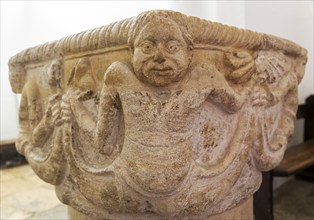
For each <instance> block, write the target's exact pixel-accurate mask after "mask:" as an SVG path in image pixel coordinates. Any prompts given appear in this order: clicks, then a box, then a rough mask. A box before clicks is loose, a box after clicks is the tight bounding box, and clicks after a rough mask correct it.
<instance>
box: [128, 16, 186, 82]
mask: <svg viewBox="0 0 314 220" xmlns="http://www.w3.org/2000/svg"><path fill="white" fill-rule="evenodd" d="M188 66H189V52H188V46H187V44H186V42H185V40H184V38H183V36H182V32H181V30H180V29H179V27H178V25H177V24H176V23H174V22H173V21H172V20H170V19H165V18H162V19H160V20H158V23H157V22H150V23H149V24H147V25H146V26H145V27H144V28H143V29H142V31H141V32H140V34H139V35H138V37H137V38H136V39H135V43H134V53H133V67H134V71H135V74H136V75H137V77H138V78H139V79H140V80H142V81H144V82H147V83H149V84H152V85H155V86H166V85H169V84H171V83H174V82H178V81H180V80H181V79H182V78H183V77H184V76H185V74H186V72H187V68H188Z"/></svg>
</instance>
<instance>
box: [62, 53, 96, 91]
mask: <svg viewBox="0 0 314 220" xmlns="http://www.w3.org/2000/svg"><path fill="white" fill-rule="evenodd" d="M68 86H70V87H74V88H76V89H80V90H82V91H85V90H95V89H96V81H95V79H94V77H93V73H92V64H91V62H90V60H89V58H81V59H79V60H78V62H77V64H76V66H75V67H74V68H73V70H72V72H71V75H70V78H69V81H68Z"/></svg>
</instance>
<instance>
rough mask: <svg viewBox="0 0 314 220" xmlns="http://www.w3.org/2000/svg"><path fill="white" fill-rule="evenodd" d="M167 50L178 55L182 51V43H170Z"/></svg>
mask: <svg viewBox="0 0 314 220" xmlns="http://www.w3.org/2000/svg"><path fill="white" fill-rule="evenodd" d="M166 49H167V51H168V52H169V53H176V52H178V51H179V49H180V43H179V42H178V41H174V40H172V41H169V42H168V43H167V44H166Z"/></svg>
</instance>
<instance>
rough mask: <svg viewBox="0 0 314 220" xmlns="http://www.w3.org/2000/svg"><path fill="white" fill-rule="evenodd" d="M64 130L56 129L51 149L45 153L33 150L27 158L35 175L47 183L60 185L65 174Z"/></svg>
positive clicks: (38, 149) (28, 153) (37, 149)
mask: <svg viewBox="0 0 314 220" xmlns="http://www.w3.org/2000/svg"><path fill="white" fill-rule="evenodd" d="M62 135H63V134H62V129H61V127H57V128H55V131H54V133H53V140H52V144H51V148H50V149H49V151H48V152H47V153H43V151H42V149H40V148H31V149H30V150H29V152H27V154H26V158H27V160H28V162H29V164H30V165H31V167H32V168H33V170H34V171H35V173H36V174H37V175H38V176H39V177H40V178H41V179H43V180H44V181H45V182H47V183H50V184H53V185H59V184H60V183H61V182H62V180H63V177H64V174H65V167H66V166H65V162H66V160H65V156H64V152H63V144H62Z"/></svg>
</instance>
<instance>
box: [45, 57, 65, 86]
mask: <svg viewBox="0 0 314 220" xmlns="http://www.w3.org/2000/svg"><path fill="white" fill-rule="evenodd" d="M62 72H63V62H62V60H53V61H52V62H51V64H50V65H49V67H48V70H47V82H48V85H49V86H51V87H59V88H60V81H61V75H62Z"/></svg>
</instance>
